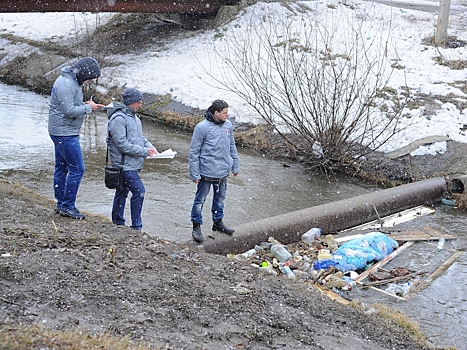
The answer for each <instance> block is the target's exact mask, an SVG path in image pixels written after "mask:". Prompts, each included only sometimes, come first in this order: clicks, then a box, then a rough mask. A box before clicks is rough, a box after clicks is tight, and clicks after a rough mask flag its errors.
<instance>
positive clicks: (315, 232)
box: [302, 227, 322, 245]
mask: <svg viewBox="0 0 467 350" xmlns="http://www.w3.org/2000/svg"><path fill="white" fill-rule="evenodd" d="M321 232H322V230H321V229H320V228H317V227H313V228H311V229H309V230H308V231H306V232H305V233H304V234H303V235H302V242H304V243H306V244H308V245H311V244H313V242H314V241H316V240H317V239H318V237H319V236H321Z"/></svg>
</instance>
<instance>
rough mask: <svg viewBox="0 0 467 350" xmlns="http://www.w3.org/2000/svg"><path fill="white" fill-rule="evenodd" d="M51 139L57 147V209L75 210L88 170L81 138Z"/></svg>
mask: <svg viewBox="0 0 467 350" xmlns="http://www.w3.org/2000/svg"><path fill="white" fill-rule="evenodd" d="M50 138H51V139H52V141H53V143H54V145H55V170H54V195H55V198H56V199H57V208H63V209H73V208H75V202H76V195H77V193H78V189H79V185H80V183H81V179H82V178H83V175H84V171H85V170H86V168H85V166H84V160H83V154H82V152H81V145H80V144H79V137H78V136H53V135H50Z"/></svg>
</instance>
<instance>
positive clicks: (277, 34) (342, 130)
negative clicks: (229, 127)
mask: <svg viewBox="0 0 467 350" xmlns="http://www.w3.org/2000/svg"><path fill="white" fill-rule="evenodd" d="M295 10H296V9H295ZM295 10H292V9H291V8H290V7H289V8H288V9H285V8H284V12H282V13H277V12H276V13H272V14H265V13H261V14H259V13H258V14H256V15H253V16H252V17H251V18H250V19H249V30H247V31H245V30H244V29H242V30H239V31H238V32H235V31H234V33H230V32H229V33H228V34H227V33H226V34H225V35H224V36H223V37H222V40H226V41H227V45H226V47H227V48H228V49H226V50H224V51H222V50H221V49H220V48H218V46H217V45H216V54H217V56H218V57H220V61H221V62H220V63H219V65H220V66H221V67H222V68H221V71H222V73H221V75H220V76H216V77H214V76H212V77H213V78H214V79H215V80H216V81H217V83H219V87H225V89H227V90H228V91H231V92H233V93H235V94H237V95H238V96H240V97H241V98H242V100H243V101H244V102H245V103H246V104H248V105H250V106H251V107H253V109H254V110H255V111H256V112H257V113H258V114H260V115H261V116H262V118H263V119H264V120H265V121H266V122H267V123H268V124H270V125H271V126H273V127H274V129H275V130H276V132H277V133H279V134H280V135H281V136H282V137H283V138H284V139H285V140H286V141H287V142H289V143H290V144H291V145H293V146H294V147H295V148H296V150H297V152H298V153H301V154H305V155H306V158H307V159H306V160H307V161H308V162H309V163H310V164H312V165H313V166H319V167H322V168H324V169H326V170H333V169H335V168H336V167H343V166H346V167H348V166H352V165H353V166H355V165H356V163H358V162H359V160H360V159H361V158H362V157H363V156H364V155H365V154H367V153H369V152H372V151H375V150H377V149H378V148H379V147H381V146H382V145H383V144H384V143H385V142H387V141H388V140H389V139H390V138H391V136H392V135H394V133H395V132H396V131H397V130H398V118H399V117H400V115H401V113H402V111H403V107H404V103H405V102H404V101H405V99H404V96H403V94H400V93H397V91H396V90H395V89H389V88H388V80H389V78H390V76H391V74H392V71H393V69H394V66H395V65H396V63H397V56H396V55H395V53H394V52H393V49H392V47H391V45H390V39H389V38H388V37H385V36H384V34H383V33H384V31H383V30H381V31H380V32H379V33H378V34H377V35H375V34H374V31H373V32H371V34H369V33H367V32H365V28H364V23H365V22H364V21H363V20H361V21H356V20H352V19H350V18H347V17H345V16H343V15H341V16H338V15H337V11H336V14H334V15H333V16H330V17H328V18H327V19H323V18H321V19H320V20H318V19H316V18H315V17H314V16H310V13H311V11H310V10H309V9H307V10H306V11H304V12H303V13H298V11H295ZM261 16H262V17H261ZM391 52H392V53H391ZM391 54H393V57H390V55H391ZM208 74H209V72H208Z"/></svg>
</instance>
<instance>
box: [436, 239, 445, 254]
mask: <svg viewBox="0 0 467 350" xmlns="http://www.w3.org/2000/svg"><path fill="white" fill-rule="evenodd" d="M444 241H445V240H444V238H443V237H441V238H440V239H439V241H438V246H437V247H436V249H437V250H438V252H440V251H442V250H443V248H444Z"/></svg>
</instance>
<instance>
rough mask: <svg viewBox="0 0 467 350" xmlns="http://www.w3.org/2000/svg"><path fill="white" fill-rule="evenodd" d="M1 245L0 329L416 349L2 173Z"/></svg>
mask: <svg viewBox="0 0 467 350" xmlns="http://www.w3.org/2000/svg"><path fill="white" fill-rule="evenodd" d="M0 242H1V243H0V254H1V256H2V257H1V258H0V290H1V297H0V315H1V316H0V325H3V326H10V327H11V326H15V325H19V324H22V325H28V324H31V325H32V324H41V325H44V326H46V327H50V328H52V329H60V330H67V329H80V330H86V331H89V332H91V333H93V334H94V333H99V332H105V331H110V332H111V333H113V334H116V335H125V336H128V337H130V338H131V339H132V340H145V341H147V342H149V343H150V344H152V346H153V347H154V348H157V347H161V348H167V349H213V350H214V349H216V350H217V349H298V348H303V349H326V350H329V349H336V350H337V349H343V348H348V349H357V348H359V349H362V350H364V349H368V350H370V349H372V350H375V349H412V350H415V349H423V348H424V347H422V346H421V345H419V344H416V343H415V342H414V340H412V339H411V338H410V337H409V335H408V333H407V332H406V331H405V330H403V329H402V328H401V327H399V326H397V325H395V324H393V323H391V322H387V321H384V320H382V319H380V318H378V317H377V316H375V315H373V316H367V315H365V314H364V313H363V312H362V311H358V310H357V309H355V308H352V307H350V306H345V305H342V304H339V303H337V302H335V301H331V300H330V299H328V298H327V297H324V296H323V295H322V294H321V293H320V292H318V291H317V290H316V289H315V288H314V287H313V286H312V285H310V284H309V283H306V282H293V281H291V280H288V279H286V278H285V277H283V276H274V275H270V274H265V273H262V272H261V271H260V270H259V269H257V268H253V267H251V266H249V265H246V264H245V263H242V262H237V261H235V260H233V259H230V258H228V257H225V256H217V255H211V254H206V253H204V252H203V251H202V250H201V249H199V248H195V247H194V246H192V245H179V244H174V243H171V242H167V241H163V240H159V239H154V238H150V237H149V236H146V235H145V234H141V233H136V232H134V231H132V230H131V229H128V228H117V227H115V226H113V225H111V224H110V223H109V222H108V221H107V220H106V219H104V218H100V217H94V216H92V215H91V216H89V217H88V218H87V219H86V220H83V221H75V220H71V219H68V218H64V217H60V216H59V215H57V214H55V213H54V211H53V203H51V202H50V201H49V200H46V199H43V198H40V197H37V196H36V195H35V194H33V193H30V192H28V191H27V190H25V189H24V188H23V187H22V186H12V185H10V184H8V183H6V182H4V181H0ZM2 345H3V346H5V343H3V344H2V340H1V339H0V347H2ZM6 348H7V349H9V348H11V347H8V346H6ZM13 348H15V347H13ZM33 348H39V346H38V347H33Z"/></svg>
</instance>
